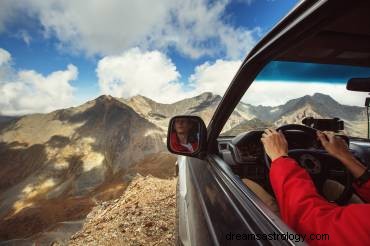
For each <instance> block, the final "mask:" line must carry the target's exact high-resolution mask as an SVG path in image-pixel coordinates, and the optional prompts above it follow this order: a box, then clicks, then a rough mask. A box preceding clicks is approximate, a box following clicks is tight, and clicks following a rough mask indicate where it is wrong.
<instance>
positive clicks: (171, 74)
mask: <svg viewBox="0 0 370 246" xmlns="http://www.w3.org/2000/svg"><path fill="white" fill-rule="evenodd" d="M96 73H97V77H98V80H99V86H100V89H101V92H102V93H103V94H110V95H113V96H116V97H123V98H127V97H131V96H135V95H137V94H140V95H143V96H146V97H149V98H151V99H153V100H157V101H160V102H173V101H175V100H178V99H182V98H185V97H186V96H187V95H189V94H188V93H186V92H184V90H183V88H182V86H181V84H180V83H179V78H180V74H179V72H178V71H177V70H176V66H175V65H174V64H173V63H172V61H171V60H170V59H169V58H168V57H166V56H165V55H164V54H163V53H161V52H159V51H151V52H142V51H141V50H140V49H138V48H134V49H131V50H128V51H126V52H124V53H122V54H121V55H118V56H107V57H104V58H103V59H101V60H100V61H99V63H98V66H97V69H96Z"/></svg>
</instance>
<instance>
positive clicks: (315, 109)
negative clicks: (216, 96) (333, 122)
mask: <svg viewBox="0 0 370 246" xmlns="http://www.w3.org/2000/svg"><path fill="white" fill-rule="evenodd" d="M238 109H239V110H241V111H245V112H246V113H247V114H248V115H250V116H252V117H255V118H257V119H259V120H261V121H263V122H265V123H266V124H268V122H273V124H274V125H275V126H280V125H284V124H293V123H295V124H297V123H299V124H300V123H301V122H302V120H303V119H304V118H305V117H314V118H326V119H327V118H334V117H339V118H340V119H342V120H343V121H344V122H345V133H347V134H349V135H352V136H359V137H365V136H366V127H367V125H366V124H367V120H366V111H365V108H364V107H357V106H348V105H343V104H340V103H338V102H337V101H335V100H334V99H333V98H331V97H330V96H328V95H325V94H321V93H315V94H314V95H313V96H309V95H306V96H303V97H300V98H296V99H292V100H289V101H287V102H286V103H285V104H283V105H279V106H275V107H270V106H261V105H259V106H253V105H250V104H244V103H240V104H239V105H238ZM234 132H235V131H234Z"/></svg>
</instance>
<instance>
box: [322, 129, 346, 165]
mask: <svg viewBox="0 0 370 246" xmlns="http://www.w3.org/2000/svg"><path fill="white" fill-rule="evenodd" d="M317 137H318V138H319V140H320V142H321V144H322V146H323V147H324V148H325V150H326V151H327V152H328V153H329V154H331V155H332V156H334V157H336V158H337V159H343V158H347V157H349V156H351V155H352V154H351V152H349V150H348V145H347V143H346V142H345V141H344V140H343V139H342V138H340V137H338V136H335V134H334V133H333V132H321V131H317Z"/></svg>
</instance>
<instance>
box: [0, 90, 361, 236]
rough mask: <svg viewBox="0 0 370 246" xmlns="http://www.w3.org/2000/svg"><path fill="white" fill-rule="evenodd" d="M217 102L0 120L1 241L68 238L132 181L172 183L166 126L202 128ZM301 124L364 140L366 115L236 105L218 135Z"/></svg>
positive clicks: (208, 96) (134, 104)
mask: <svg viewBox="0 0 370 246" xmlns="http://www.w3.org/2000/svg"><path fill="white" fill-rule="evenodd" d="M220 101H221V97H220V96H218V95H214V94H212V93H203V94H201V95H199V96H196V97H193V98H187V99H184V100H180V101H178V102H175V103H172V104H163V103H158V102H155V101H153V100H151V99H149V98H146V97H144V96H135V97H132V98H129V99H122V98H114V97H111V96H105V95H103V96H100V97H98V98H96V99H95V100H92V101H88V102H86V103H85V104H83V105H80V106H78V107H72V108H67V109H61V110H57V111H54V112H51V113H48V114H32V115H26V116H21V117H5V116H2V119H4V120H1V122H0V156H1V158H0V168H1V170H2V171H1V172H0V201H1V203H0V240H8V239H14V238H27V237H29V236H32V238H31V239H32V240H33V239H34V238H39V239H40V238H42V240H52V236H51V235H58V237H60V236H65V237H67V236H68V235H71V233H73V231H75V230H77V229H78V228H79V227H81V226H82V224H83V223H84V218H85V217H86V215H87V214H88V213H89V212H90V211H91V209H92V208H93V207H94V206H95V205H96V204H100V203H101V202H103V201H106V200H111V199H117V198H119V197H120V196H121V195H122V194H123V192H124V191H125V190H126V188H127V187H128V186H129V185H130V182H131V181H132V178H133V177H135V175H136V174H141V175H144V176H147V175H152V176H154V177H155V178H160V179H168V178H172V177H173V175H174V163H175V160H176V157H175V156H174V155H172V154H170V153H168V152H166V147H165V141H166V133H167V126H168V122H169V120H170V118H171V117H173V116H175V115H187V114H191V115H198V116H200V117H202V118H203V119H204V121H205V122H206V124H208V122H209V121H210V120H211V117H212V115H213V113H214V111H215V110H216V108H217V106H218V104H219V103H220ZM307 116H314V117H316V118H331V117H340V118H342V119H343V120H344V121H345V127H346V132H347V133H349V134H350V135H354V136H364V135H366V127H367V125H366V123H367V121H366V114H365V110H364V108H362V107H354V106H346V105H342V104H339V103H338V102H336V101H335V100H334V99H332V98H331V97H330V96H327V95H324V94H319V93H317V94H314V95H313V96H304V97H301V98H296V99H293V100H290V101H288V102H287V103H285V104H283V105H279V106H275V107H269V106H261V105H259V106H255V105H250V104H246V103H242V102H241V103H239V104H238V105H237V107H236V109H235V110H234V112H233V113H232V115H231V116H230V118H229V120H228V122H227V123H226V125H225V127H224V129H223V133H224V134H226V135H236V134H238V133H240V132H244V131H249V130H252V129H257V128H262V129H263V128H266V127H270V126H273V125H275V126H278V125H281V124H287V123H300V122H301V120H302V119H303V118H304V117H307ZM76 228H77V229H76ZM31 239H30V240H31ZM27 240H28V239H27ZM43 242H44V241H43Z"/></svg>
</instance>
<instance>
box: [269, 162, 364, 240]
mask: <svg viewBox="0 0 370 246" xmlns="http://www.w3.org/2000/svg"><path fill="white" fill-rule="evenodd" d="M270 180H271V185H272V188H273V190H274V193H275V196H276V200H277V202H278V204H279V208H280V213H281V217H282V219H283V221H284V222H285V223H286V224H288V225H289V226H290V227H291V228H292V229H293V230H295V231H296V232H297V233H301V234H306V241H308V242H309V243H310V244H313V245H321V244H326V245H327V244H333V245H348V244H351V245H369V243H370V205H368V204H353V205H348V206H345V207H340V206H338V205H336V204H332V203H329V202H328V201H326V200H325V199H324V198H323V197H321V196H320V195H319V194H318V192H317V191H316V188H315V185H314V184H313V182H312V179H311V177H310V176H309V175H308V173H307V172H306V170H304V169H303V168H301V167H300V166H298V164H297V163H296V161H295V160H293V159H291V158H283V157H280V158H278V159H277V160H275V161H273V163H272V165H271V170H270ZM311 234H328V235H329V241H310V240H309V236H310V235H311Z"/></svg>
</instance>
